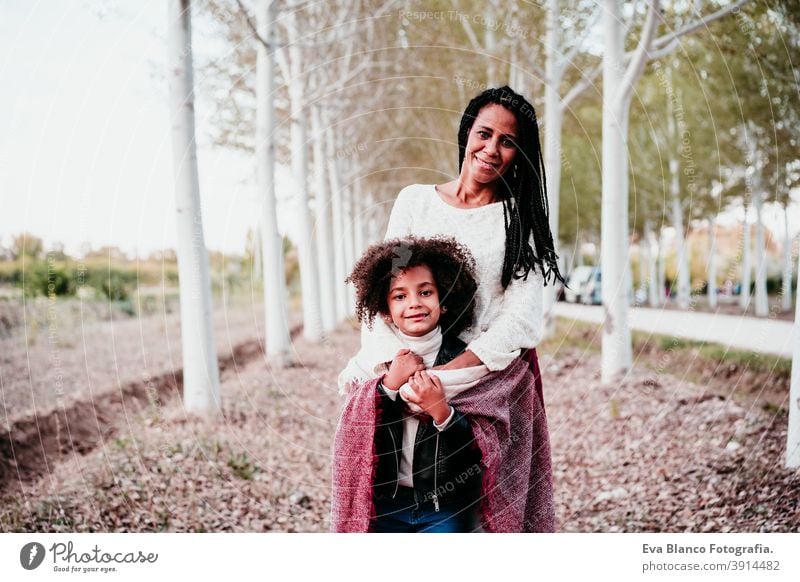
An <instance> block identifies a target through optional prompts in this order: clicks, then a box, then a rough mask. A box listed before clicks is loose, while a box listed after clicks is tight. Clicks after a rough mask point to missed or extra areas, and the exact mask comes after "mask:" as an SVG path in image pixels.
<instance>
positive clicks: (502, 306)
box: [361, 184, 544, 371]
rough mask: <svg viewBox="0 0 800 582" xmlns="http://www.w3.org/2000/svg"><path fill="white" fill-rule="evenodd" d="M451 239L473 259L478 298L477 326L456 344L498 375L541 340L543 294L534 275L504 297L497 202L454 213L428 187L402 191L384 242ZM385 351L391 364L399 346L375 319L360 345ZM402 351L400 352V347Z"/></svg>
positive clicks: (502, 228) (540, 281) (517, 283)
mask: <svg viewBox="0 0 800 582" xmlns="http://www.w3.org/2000/svg"><path fill="white" fill-rule="evenodd" d="M409 235H414V236H418V237H431V236H437V235H440V236H450V237H453V238H455V239H456V240H457V241H458V242H460V243H461V244H463V245H464V246H465V247H467V248H468V249H469V250H470V252H471V253H472V256H473V257H474V258H475V266H476V273H475V274H476V276H477V279H478V293H477V297H476V298H475V299H476V304H475V315H476V325H475V326H473V327H472V328H471V329H468V330H466V331H464V332H462V333H461V335H460V338H461V340H463V341H464V342H466V343H467V349H468V350H470V351H472V352H473V353H474V354H475V355H476V356H477V357H478V358H480V360H481V361H482V362H483V363H484V364H485V365H486V367H487V368H489V370H492V371H496V370H503V369H505V368H506V366H508V365H509V364H510V363H511V362H512V361H513V360H514V358H516V357H517V356H519V354H520V350H521V349H522V348H533V347H536V345H537V344H538V343H539V340H540V339H541V337H542V291H543V287H544V279H543V278H542V274H541V272H540V270H539V269H537V271H536V273H534V272H533V271H531V272H530V273H529V274H528V277H527V280H523V279H512V281H511V283H510V284H509V286H508V288H507V289H506V291H505V293H503V286H502V284H501V283H500V279H501V275H502V272H503V256H504V253H505V225H504V219H503V205H502V203H500V202H497V203H494V204H487V205H485V206H480V207H477V208H456V207H455V206H451V205H450V204H448V203H447V202H445V201H444V200H442V198H441V197H440V196H439V193H438V192H437V191H436V188H435V186H434V185H432V184H414V185H411V186H407V187H405V188H403V190H402V191H401V192H400V194H399V195H398V196H397V200H396V201H395V203H394V207H393V208H392V214H391V216H390V217H389V226H388V228H387V231H386V237H385V238H386V239H391V238H402V237H404V236H409ZM366 342H370V344H369V345H374V346H382V347H383V346H385V348H386V353H385V354H383V355H382V357H383V358H384V360H385V361H389V360H391V359H392V358H393V357H394V355H395V353H396V352H397V349H398V346H397V345H396V344H397V342H396V340H395V339H394V335H393V334H392V332H391V331H390V330H389V328H388V326H387V325H386V324H385V323H384V322H383V320H382V319H381V318H379V317H377V318H375V323H374V326H373V329H372V330H369V329H367V327H366V326H365V325H364V326H362V328H361V345H368V344H367V343H366ZM400 347H402V346H400Z"/></svg>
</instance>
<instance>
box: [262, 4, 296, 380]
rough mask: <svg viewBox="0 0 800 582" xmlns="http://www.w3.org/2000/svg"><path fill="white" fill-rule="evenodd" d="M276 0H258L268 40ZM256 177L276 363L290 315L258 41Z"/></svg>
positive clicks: (271, 125) (266, 69)
mask: <svg viewBox="0 0 800 582" xmlns="http://www.w3.org/2000/svg"><path fill="white" fill-rule="evenodd" d="M274 5H275V3H274V2H272V1H271V0H261V1H260V2H259V3H258V13H257V16H256V19H257V21H258V31H259V36H260V37H261V38H263V39H264V40H265V42H267V43H268V44H271V43H272V42H273V38H274V35H273V28H272V27H273V26H274V22H275V12H274ZM256 68H257V73H256V76H257V78H256V83H257V87H256V179H257V181H258V191H259V192H261V193H263V196H264V207H263V210H262V213H261V229H260V235H261V236H260V240H261V256H262V265H263V272H264V277H263V281H264V319H265V322H264V329H265V333H266V344H267V345H266V356H267V359H268V360H269V362H270V364H271V365H273V366H276V367H282V366H286V365H288V364H289V363H290V357H289V349H290V346H291V338H290V337H289V317H288V313H287V309H286V272H285V269H284V264H283V239H282V238H281V235H280V233H279V232H278V212H277V202H276V199H275V143H274V139H275V137H274V136H275V104H274V99H275V96H274V94H275V92H274V86H275V63H274V56H273V53H272V51H268V50H267V49H266V47H265V46H264V45H263V44H261V43H258V48H257V62H256Z"/></svg>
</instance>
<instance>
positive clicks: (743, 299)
mask: <svg viewBox="0 0 800 582" xmlns="http://www.w3.org/2000/svg"><path fill="white" fill-rule="evenodd" d="M748 210H749V208H748V206H747V204H746V203H745V205H744V222H743V227H742V293H741V295H740V296H739V305H740V306H741V308H742V309H744V310H747V309H748V308H749V307H750V273H751V271H752V270H753V268H752V266H751V264H750V224H749V223H748V221H747V211H748Z"/></svg>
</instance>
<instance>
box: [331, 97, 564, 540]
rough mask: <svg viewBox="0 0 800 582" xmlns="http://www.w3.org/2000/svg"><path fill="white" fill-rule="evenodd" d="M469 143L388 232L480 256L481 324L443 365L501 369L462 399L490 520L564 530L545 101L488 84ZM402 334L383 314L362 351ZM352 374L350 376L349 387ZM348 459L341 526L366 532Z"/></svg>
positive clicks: (400, 204)
mask: <svg viewBox="0 0 800 582" xmlns="http://www.w3.org/2000/svg"><path fill="white" fill-rule="evenodd" d="M458 147H459V176H458V177H457V178H456V179H455V180H452V181H450V182H447V183H445V184H441V185H420V184H416V185H412V186H408V187H406V188H404V189H403V190H402V191H401V192H400V194H399V195H398V198H397V201H396V202H395V205H394V207H393V208H392V213H391V216H390V218H389V226H388V229H387V232H386V238H387V239H391V238H403V237H406V236H409V235H413V236H417V237H434V236H448V237H452V238H454V239H456V241H458V242H459V243H461V244H462V245H464V246H465V247H467V248H468V249H469V250H470V251H471V253H472V254H473V256H474V259H475V266H476V271H475V272H476V276H477V279H478V291H477V293H476V297H475V325H473V326H472V327H471V328H470V329H468V330H466V331H464V332H462V333H461V334H460V335H459V337H460V339H461V340H463V341H464V342H465V343H466V344H467V347H466V350H465V351H464V352H463V353H462V354H461V355H459V356H458V357H456V358H455V359H453V360H452V361H450V362H449V363H448V364H446V365H445V366H442V367H441V369H458V368H471V367H474V366H480V365H484V366H486V368H488V369H489V370H490V371H491V372H494V374H490V375H489V376H487V377H486V382H482V383H481V384H480V385H479V386H480V389H477V387H476V389H472V390H470V391H468V392H465V393H464V395H463V396H462V397H461V399H460V400H459V401H458V402H456V401H453V403H454V404H457V408H459V409H460V410H461V411H462V412H464V413H465V414H467V416H468V417H469V418H470V421H471V423H472V425H473V432H474V435H475V441H476V442H477V443H478V444H479V446H480V449H481V453H482V461H481V468H482V469H483V471H482V474H483V480H484V482H483V495H484V499H483V504H482V508H481V522H482V525H483V527H484V529H487V530H489V531H552V530H553V529H554V528H555V522H554V506H553V497H552V474H551V468H550V448H549V440H548V434H547V424H546V419H545V414H544V405H543V401H542V394H541V381H540V379H539V374H538V364H537V360H536V353H535V350H532V349H528V348H534V347H535V346H536V345H537V344H538V342H539V340H540V339H541V334H542V288H543V285H544V284H546V283H547V281H548V279H549V278H550V277H552V278H553V279H557V280H561V281H563V278H562V276H561V274H560V272H559V270H558V266H557V264H556V259H557V257H556V255H555V252H554V248H553V237H552V234H551V233H550V227H549V219H548V210H547V193H546V185H545V178H544V168H543V162H542V155H541V148H540V145H539V133H538V125H537V122H536V115H535V113H534V110H533V106H532V105H531V104H530V103H529V102H528V101H527V100H526V99H525V98H524V97H522V96H521V95H519V94H517V93H515V92H514V91H513V90H511V89H510V88H509V87H501V88H496V89H488V90H486V91H484V92H483V93H481V94H480V95H478V96H477V97H475V98H474V99H473V100H472V101H470V103H469V105H468V106H467V108H466V110H465V111H464V114H463V116H462V119H461V125H460V128H459V132H458ZM500 232H504V235H505V236H498V233H500ZM442 331H443V332H445V333H446V330H442ZM393 337H395V336H394V334H393V332H392V330H391V329H390V328H389V327H388V326H387V325H386V324H385V323H383V322H382V321H381V320H380V319H379V320H376V322H375V325H374V326H373V328H372V329H369V328H368V327H367V326H362V335H361V341H362V346H382V347H385V352H384V353H382V354H381V359H382V360H383V361H387V362H388V361H391V360H392V358H393V357H394V354H395V353H397V351H398V350H399V349H402V348H403V345H402V343H401V342H400V340H399V339H397V338H395V339H396V340H397V341H396V342H395V343H394V344H393V343H392V338H393ZM520 356H522V358H521V357H520ZM346 381H347V379H346V378H345V379H343V378H341V377H340V386H341V385H342V384H343V383H344V382H346ZM368 384H369V385H368V386H367V388H366V389H365V390H362V391H356V394H355V396H351V397H350V400H349V401H348V404H347V405H346V408H345V411H346V412H345V413H344V414H343V417H342V422H341V423H340V427H339V432H337V443H336V445H335V446H336V448H337V450H339V447H340V446H341V451H342V455H343V456H346V455H350V457H352V454H353V452H354V447H353V443H356V442H361V443H364V442H367V441H368V439H369V434H370V430H374V427H371V426H369V425H367V426H364V425H363V423H362V424H361V425H360V426H359V427H355V424H356V423H357V422H359V420H358V419H360V421H363V418H364V416H365V415H366V416H369V415H370V414H372V409H371V408H370V406H371V404H370V396H369V395H370V394H371V389H372V387H371V383H368ZM376 384H377V383H376ZM412 387H413V385H412ZM337 454H338V453H337ZM336 465H337V461H335V462H334V502H333V505H334V511H333V517H332V523H333V527H334V529H338V530H339V531H351V530H358V529H359V528H363V527H365V525H364V523H365V522H364V518H363V514H364V512H365V511H366V510H364V509H363V507H362V506H363V505H364V504H367V503H368V500H367V497H366V496H367V493H366V491H364V490H363V487H362V484H361V483H356V482H349V481H347V476H346V475H345V476H342V475H340V474H339V473H337V466H336ZM344 490H348V491H359V492H360V494H361V495H362V498H361V499H360V500H358V501H356V502H353V499H352V498H347V499H345V496H342V497H341V498H340V497H338V491H344ZM344 506H346V508H344V509H343V510H342V511H340V509H342V507H344ZM348 524H351V525H348Z"/></svg>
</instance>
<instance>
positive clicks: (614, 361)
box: [600, 0, 632, 384]
mask: <svg viewBox="0 0 800 582" xmlns="http://www.w3.org/2000/svg"><path fill="white" fill-rule="evenodd" d="M620 4H621V2H619V1H618V0H605V3H604V6H605V11H604V14H603V25H604V31H605V54H604V57H603V86H604V87H606V91H604V92H603V160H602V163H603V199H602V226H601V227H602V233H601V238H602V240H601V247H602V248H601V256H602V260H601V261H600V264H601V265H602V266H603V280H602V295H603V307H604V310H605V321H604V322H603V341H602V369H601V381H602V382H603V383H604V384H608V383H610V382H611V381H612V380H613V379H614V378H615V377H616V376H617V375H618V374H619V373H623V372H626V371H627V370H629V369H630V366H631V361H632V355H631V335H630V328H629V327H628V300H627V283H628V279H627V261H628V218H627V215H628V200H627V191H625V184H626V180H625V175H626V174H627V171H628V169H627V149H626V137H627V136H626V135H625V128H626V127H627V123H626V122H625V120H626V118H627V114H628V107H627V104H628V100H627V99H624V98H621V97H620V96H619V93H620V92H621V91H622V87H621V85H622V76H623V71H624V64H623V29H622V15H621V10H620V8H621V6H620Z"/></svg>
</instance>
